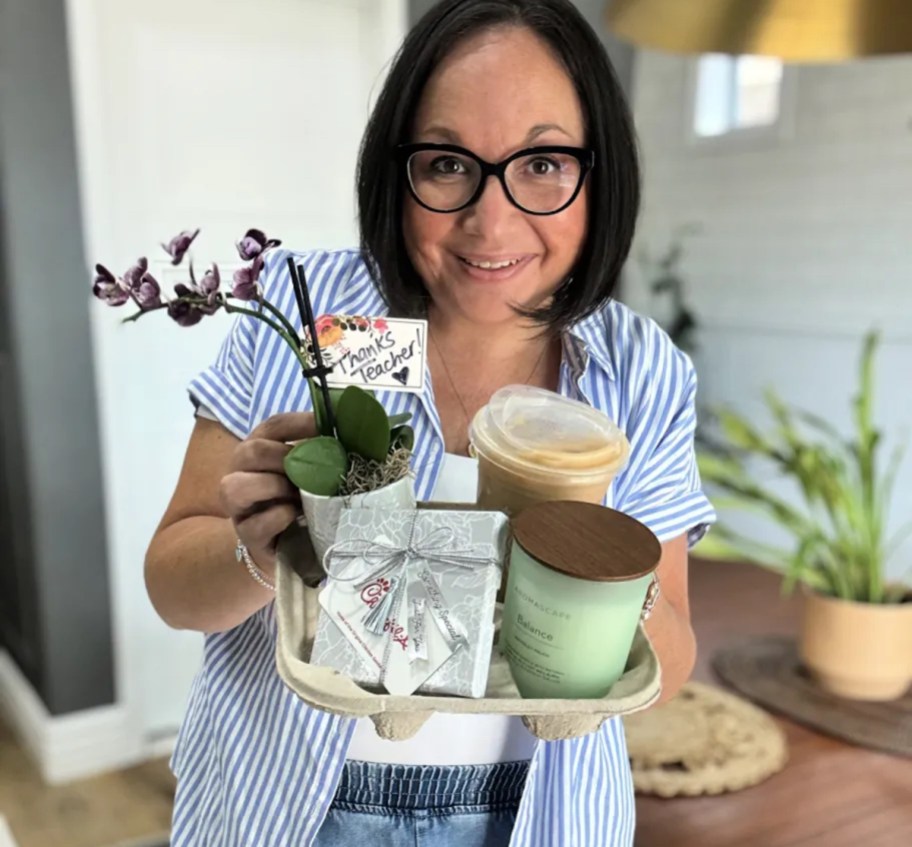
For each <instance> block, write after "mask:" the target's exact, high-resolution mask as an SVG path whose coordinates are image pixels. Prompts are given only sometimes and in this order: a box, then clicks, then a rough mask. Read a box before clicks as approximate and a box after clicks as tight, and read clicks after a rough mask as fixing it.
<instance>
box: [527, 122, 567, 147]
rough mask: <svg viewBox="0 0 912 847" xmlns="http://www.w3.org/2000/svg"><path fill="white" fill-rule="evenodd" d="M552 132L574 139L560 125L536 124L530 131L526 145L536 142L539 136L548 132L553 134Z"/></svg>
mask: <svg viewBox="0 0 912 847" xmlns="http://www.w3.org/2000/svg"><path fill="white" fill-rule="evenodd" d="M552 130H554V131H556V132H559V133H561V134H563V135H566V136H567V138H572V137H573V136H572V135H570V133H569V132H567V130H565V129H564V128H563V127H562V126H560V124H536V125H535V126H534V127H532V129H530V130H529V134H528V135H527V136H526V140H525V142H524V143H526V144H528V143H529V142H530V141H534V140H535V139H536V138H538V136H540V135H544V134H545V133H546V132H551V131H552Z"/></svg>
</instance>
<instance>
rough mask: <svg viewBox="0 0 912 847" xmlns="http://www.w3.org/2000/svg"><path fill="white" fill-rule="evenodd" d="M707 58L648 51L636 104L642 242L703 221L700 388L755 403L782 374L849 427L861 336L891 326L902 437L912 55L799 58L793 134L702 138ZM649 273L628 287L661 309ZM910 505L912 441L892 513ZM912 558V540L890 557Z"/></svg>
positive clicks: (909, 303) (882, 386)
mask: <svg viewBox="0 0 912 847" xmlns="http://www.w3.org/2000/svg"><path fill="white" fill-rule="evenodd" d="M693 62H694V60H693V59H688V58H682V57H673V56H668V55H664V54H658V53H653V52H643V53H641V54H640V55H639V58H638V63H637V70H636V75H635V104H634V110H635V114H636V119H637V125H638V129H639V133H640V138H641V143H642V149H643V158H644V162H645V174H646V176H645V210H644V215H643V219H642V223H641V227H640V230H639V236H638V247H639V248H642V247H647V248H648V249H649V250H650V251H651V252H653V253H655V252H658V251H661V250H662V249H664V247H665V246H666V245H667V244H668V241H669V237H670V233H671V231H672V230H673V229H674V228H675V227H677V226H679V225H681V224H684V223H689V222H696V223H698V224H699V225H700V227H701V231H700V233H699V234H697V235H694V236H692V237H689V238H688V239H687V240H686V242H685V246H686V254H685V256H684V259H683V261H682V263H681V266H680V270H681V273H682V274H683V276H684V278H685V279H686V281H687V294H688V301H689V304H690V306H691V307H692V309H693V310H694V311H695V313H696V316H697V319H698V320H699V321H700V323H701V324H702V330H701V332H700V333H699V337H698V341H699V345H700V347H699V351H698V352H697V354H696V356H695V359H696V361H697V364H698V368H699V372H700V377H701V386H702V402H703V403H704V404H716V403H730V404H732V405H733V406H735V407H736V408H739V409H741V410H743V411H756V410H757V409H758V398H759V395H760V392H761V391H762V389H763V388H764V387H765V386H766V385H769V384H772V385H775V386H776V387H778V389H779V391H780V392H781V393H782V394H783V395H784V397H785V398H786V399H787V400H790V401H794V402H800V403H801V404H803V405H804V406H807V407H810V408H813V409H815V410H817V411H818V412H820V413H822V414H824V415H825V416H827V417H829V418H831V419H832V420H833V421H835V422H836V423H838V424H839V425H840V426H843V427H845V428H848V426H849V424H850V417H849V399H850V396H851V395H852V394H853V393H854V386H855V372H856V367H855V362H856V354H857V351H858V349H859V342H860V338H861V336H862V334H863V333H864V331H865V330H866V329H868V328H869V327H872V326H879V327H880V328H881V329H882V330H883V332H884V344H883V347H882V350H881V353H880V357H879V363H878V371H877V373H878V385H877V392H878V405H877V412H878V419H879V421H880V423H881V424H882V426H883V429H884V430H885V432H886V436H887V451H888V450H889V448H890V446H891V445H892V444H894V443H896V442H897V440H898V439H899V438H900V437H902V436H903V435H904V434H906V435H909V434H912V390H910V389H912V58H909V57H901V58H897V57H895V58H889V59H878V60H866V61H859V62H854V63H849V64H841V65H827V66H801V67H790V68H789V73H791V74H792V75H793V80H792V82H793V83H794V90H793V92H792V93H793V95H794V97H795V101H794V105H795V110H794V124H793V127H792V128H791V131H790V132H787V133H786V134H785V137H780V138H777V139H767V140H762V141H757V142H755V143H752V144H745V145H737V144H734V145H726V144H724V143H723V144H716V145H714V144H709V145H704V146H694V145H692V144H689V143H688V135H689V133H688V121H689V120H690V108H691V103H690V96H691V82H690V81H691V77H692V67H693ZM638 285H639V286H641V285H642V280H639V281H634V284H633V286H632V290H631V292H630V295H629V299H630V300H631V302H632V303H633V304H634V305H637V306H639V307H641V308H644V309H648V307H649V302H648V298H645V296H644V295H643V289H642V287H639V288H638V287H637V286H638ZM910 447H912V445H910ZM886 458H887V454H886V452H885V454H884V460H886ZM910 518H912V449H910V456H909V458H908V459H907V461H906V464H905V466H904V468H903V471H902V473H901V476H900V478H899V482H898V487H897V494H896V499H895V504H894V510H893V526H894V527H898V526H899V525H900V524H902V523H904V522H905V521H907V520H909V519H910ZM910 567H912V543H910V544H907V545H906V546H905V547H904V549H903V550H902V552H901V553H900V555H899V556H898V557H897V558H896V559H895V560H894V561H893V563H892V566H891V572H892V573H893V574H894V575H896V576H898V575H900V574H901V573H902V572H904V571H906V570H907V569H909V568H910Z"/></svg>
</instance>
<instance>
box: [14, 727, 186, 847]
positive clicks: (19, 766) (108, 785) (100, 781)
mask: <svg viewBox="0 0 912 847" xmlns="http://www.w3.org/2000/svg"><path fill="white" fill-rule="evenodd" d="M173 797H174V778H173V777H172V776H171V772H170V770H169V769H168V764H167V761H166V760H163V759H161V760H156V761H152V762H147V763H145V764H143V765H140V766H139V767H135V768H130V769H129V770H124V771H119V772H118V773H112V774H105V775H104V776H99V777H95V778H94V779H86V780H80V781H78V782H74V783H71V784H69V785H65V786H60V787H55V788H49V787H47V786H46V785H45V784H44V783H43V782H42V781H41V776H40V774H39V773H38V770H37V769H36V768H35V766H34V765H33V764H32V762H31V760H30V759H29V758H28V756H26V754H25V752H24V750H23V749H22V747H21V746H20V745H19V744H18V742H17V741H15V740H14V738H13V735H12V733H11V732H10V730H9V729H8V727H6V726H4V725H3V724H2V723H0V815H2V816H4V817H5V818H6V822H7V825H8V826H9V828H10V830H11V831H12V834H13V837H14V838H15V839H16V845H17V847H114V845H121V844H123V843H124V842H131V841H134V840H135V841H136V842H137V844H138V843H139V841H138V840H139V839H143V841H144V842H145V841H146V839H148V838H150V837H152V836H161V835H164V834H165V833H167V831H168V828H169V826H170V823H171V805H172V799H173ZM165 837H166V836H165ZM147 843H149V842H147ZM201 847H202V845H201Z"/></svg>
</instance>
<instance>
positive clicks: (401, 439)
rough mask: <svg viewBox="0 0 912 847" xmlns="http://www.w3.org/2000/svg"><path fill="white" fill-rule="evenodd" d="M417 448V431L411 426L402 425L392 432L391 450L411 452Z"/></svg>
mask: <svg viewBox="0 0 912 847" xmlns="http://www.w3.org/2000/svg"><path fill="white" fill-rule="evenodd" d="M414 446H415V430H414V429H412V428H411V427H410V426H406V425H404V424H403V425H402V426H397V427H395V428H394V429H393V430H392V432H390V450H398V449H400V448H405V449H406V450H411V449H412V448H414Z"/></svg>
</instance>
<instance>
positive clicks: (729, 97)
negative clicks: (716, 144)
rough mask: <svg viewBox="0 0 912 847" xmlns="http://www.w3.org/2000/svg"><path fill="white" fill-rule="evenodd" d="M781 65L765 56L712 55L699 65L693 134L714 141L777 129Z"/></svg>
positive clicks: (781, 76) (708, 55)
mask: <svg viewBox="0 0 912 847" xmlns="http://www.w3.org/2000/svg"><path fill="white" fill-rule="evenodd" d="M782 79H783V69H782V62H781V61H779V59H772V58H768V57H765V56H727V55H722V54H717V53H709V54H707V55H705V56H701V57H700V59H699V62H698V64H697V74H696V87H695V102H694V113H693V132H694V135H695V136H696V137H697V138H712V137H717V136H720V135H727V134H729V133H734V132H739V131H741V130H750V129H755V128H759V127H771V126H775V125H776V124H777V123H778V122H779V116H780V109H781V102H782Z"/></svg>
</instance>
